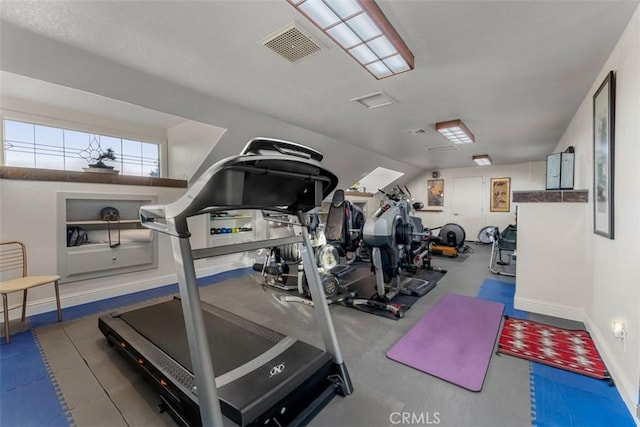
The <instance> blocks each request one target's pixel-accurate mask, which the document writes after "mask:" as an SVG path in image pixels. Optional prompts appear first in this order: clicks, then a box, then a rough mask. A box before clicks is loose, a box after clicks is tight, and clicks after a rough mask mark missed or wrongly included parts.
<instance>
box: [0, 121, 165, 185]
mask: <svg viewBox="0 0 640 427" xmlns="http://www.w3.org/2000/svg"><path fill="white" fill-rule="evenodd" d="M0 119H1V120H2V121H1V122H0V139H1V140H2V149H0V165H2V166H9V165H7V164H6V163H5V148H4V134H5V131H4V120H11V121H17V122H23V123H28V124H31V125H41V126H50V127H56V128H60V129H64V130H69V131H77V132H85V133H91V134H96V135H100V136H107V137H112V138H118V139H128V140H132V141H137V142H142V143H147V144H157V145H158V148H159V150H158V156H159V159H158V162H159V165H158V166H159V172H160V175H159V177H160V178H166V176H167V171H168V166H167V161H166V159H167V150H168V149H167V138H166V136H165V138H158V137H157V136H152V135H149V134H145V133H143V132H135V131H131V130H127V129H124V127H116V126H104V125H99V124H96V123H87V122H76V121H71V120H65V119H59V118H54V117H48V116H42V115H37V114H32V113H25V112H20V111H12V110H7V109H0ZM101 120H103V121H105V122H117V121H118V120H117V119H109V118H106V117H105V118H101ZM110 124H111V125H114V124H116V125H117V123H110ZM134 125H135V124H134ZM142 126H145V125H142ZM164 131H165V135H166V129H165V130H164ZM34 169H41V168H38V167H36V168H34ZM59 170H62V169H59ZM123 176H144V175H123Z"/></svg>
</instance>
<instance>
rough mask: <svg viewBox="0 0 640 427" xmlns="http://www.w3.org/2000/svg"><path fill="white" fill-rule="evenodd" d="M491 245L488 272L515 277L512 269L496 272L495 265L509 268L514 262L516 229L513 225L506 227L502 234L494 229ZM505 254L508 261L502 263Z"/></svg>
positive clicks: (516, 239)
mask: <svg viewBox="0 0 640 427" xmlns="http://www.w3.org/2000/svg"><path fill="white" fill-rule="evenodd" d="M492 238H493V245H492V247H491V258H490V260H489V270H490V271H491V272H492V273H494V274H499V275H502V276H511V277H515V275H516V274H515V272H514V271H513V269H512V270H511V271H508V270H502V271H501V270H498V269H497V267H496V265H501V266H511V265H514V264H515V262H516V249H517V246H518V245H517V243H518V227H517V226H516V225H514V224H511V225H508V226H507V228H505V229H504V230H503V231H502V232H501V231H500V230H498V227H495V230H494V232H493V236H492ZM504 253H506V254H507V256H508V261H504V259H503V258H502V257H503V254H504Z"/></svg>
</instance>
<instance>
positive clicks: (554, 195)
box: [512, 190, 589, 203]
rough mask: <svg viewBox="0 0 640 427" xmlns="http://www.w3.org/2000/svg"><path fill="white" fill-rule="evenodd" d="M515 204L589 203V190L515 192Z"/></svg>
mask: <svg viewBox="0 0 640 427" xmlns="http://www.w3.org/2000/svg"><path fill="white" fill-rule="evenodd" d="M512 201H513V202H514V203H587V202H589V190H532V191H514V192H513V200H512Z"/></svg>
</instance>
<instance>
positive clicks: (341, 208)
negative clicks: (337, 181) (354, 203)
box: [325, 190, 348, 244]
mask: <svg viewBox="0 0 640 427" xmlns="http://www.w3.org/2000/svg"><path fill="white" fill-rule="evenodd" d="M346 203H348V202H347V201H346V200H345V198H344V191H343V190H336V191H335V192H334V193H333V198H332V199H331V204H330V205H329V213H328V214H327V224H326V226H325V235H326V237H327V241H328V242H340V243H342V244H346V235H345V232H346V231H347V230H346V228H347V207H346V206H345V205H346Z"/></svg>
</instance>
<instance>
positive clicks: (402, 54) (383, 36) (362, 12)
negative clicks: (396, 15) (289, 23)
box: [287, 0, 413, 80]
mask: <svg viewBox="0 0 640 427" xmlns="http://www.w3.org/2000/svg"><path fill="white" fill-rule="evenodd" d="M287 1H288V2H289V4H291V5H292V6H293V7H295V8H296V10H298V11H299V12H300V13H302V14H303V15H304V16H306V17H307V19H309V20H310V21H311V22H313V23H314V24H315V25H316V26H317V27H318V28H320V29H321V30H322V31H323V32H324V33H326V34H327V35H328V36H329V37H330V38H331V39H333V41H335V42H336V43H337V44H338V45H339V46H340V47H342V48H343V49H344V50H345V51H347V53H349V55H351V56H352V57H353V58H354V59H355V60H356V61H358V63H359V64H360V65H362V66H363V67H364V68H365V69H366V70H367V71H369V72H370V73H371V74H372V75H373V76H374V77H375V78H376V79H378V80H380V79H384V78H386V77H390V76H394V75H396V74H400V73H404V72H406V71H409V70H413V53H411V51H410V50H409V48H408V47H407V45H406V43H405V42H404V40H402V38H401V37H400V35H399V34H398V32H397V31H396V30H395V28H393V26H392V25H391V23H390V22H389V20H388V19H387V17H386V16H384V13H382V10H381V9H380V7H379V6H378V5H377V4H376V2H375V1H374V0H287Z"/></svg>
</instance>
